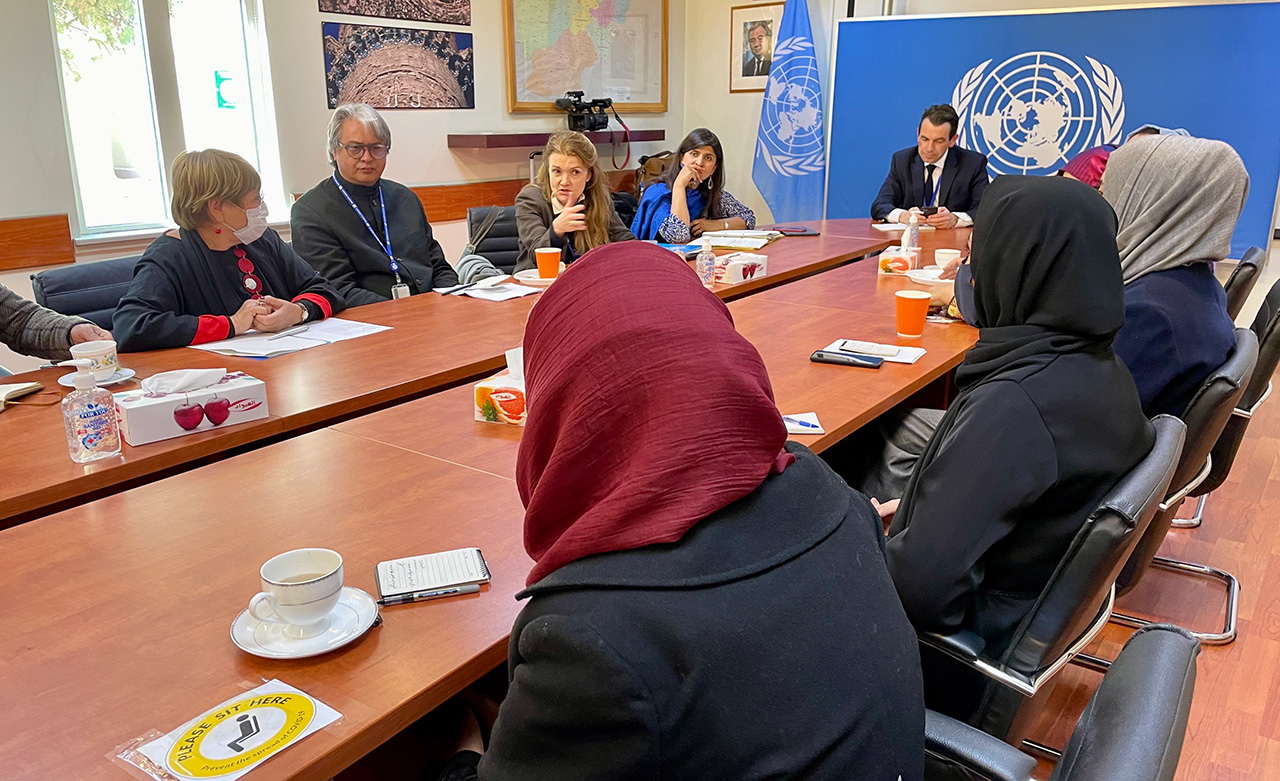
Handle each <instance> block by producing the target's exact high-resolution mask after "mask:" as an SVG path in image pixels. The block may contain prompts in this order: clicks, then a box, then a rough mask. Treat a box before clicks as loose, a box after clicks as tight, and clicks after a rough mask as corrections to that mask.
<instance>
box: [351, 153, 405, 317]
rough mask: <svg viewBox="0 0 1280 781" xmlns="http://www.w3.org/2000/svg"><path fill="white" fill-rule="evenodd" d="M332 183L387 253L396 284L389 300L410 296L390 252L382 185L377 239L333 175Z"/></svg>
mask: <svg viewBox="0 0 1280 781" xmlns="http://www.w3.org/2000/svg"><path fill="white" fill-rule="evenodd" d="M333 183H334V184H335V185H337V187H338V192H340V193H342V197H343V198H346V199H347V204H348V205H350V206H351V210H352V211H354V212H355V213H356V216H357V217H359V218H360V221H361V222H363V223H364V227H366V228H368V229H369V233H370V234H372V235H373V240H374V241H376V242H378V246H379V247H381V248H382V251H383V252H386V253H387V259H388V261H389V264H390V267H391V273H392V274H394V275H395V277H396V282H395V284H394V285H392V286H391V298H393V299H400V298H408V297H409V295H410V291H409V286H408V285H406V284H405V283H404V282H402V281H401V280H400V262H399V261H398V260H396V256H395V253H393V252H392V251H391V228H390V226H389V225H388V224H387V202H386V200H385V199H384V198H383V197H382V185H378V206H379V207H381V209H382V238H381V239H379V238H378V232H377V231H375V230H374V229H373V226H372V225H370V224H369V221H368V220H366V219H365V217H364V214H362V213H361V212H360V209H358V208H356V202H355V201H353V200H351V196H350V195H348V194H347V189H346V188H345V187H343V186H342V182H339V181H338V175H337V174H334V175H333Z"/></svg>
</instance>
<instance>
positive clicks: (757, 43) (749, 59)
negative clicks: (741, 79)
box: [742, 22, 773, 76]
mask: <svg viewBox="0 0 1280 781" xmlns="http://www.w3.org/2000/svg"><path fill="white" fill-rule="evenodd" d="M772 44H773V36H772V35H770V34H769V27H768V25H767V23H765V22H751V24H750V26H749V27H748V28H747V45H748V46H749V47H750V48H751V51H750V52H748V53H747V54H746V55H745V56H744V57H743V58H742V75H743V76H768V75H769V64H770V62H771V59H772V54H773V45H772Z"/></svg>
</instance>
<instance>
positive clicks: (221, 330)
mask: <svg viewBox="0 0 1280 781" xmlns="http://www.w3.org/2000/svg"><path fill="white" fill-rule="evenodd" d="M230 334H231V318H229V317H224V316H222V315H200V325H199V326H197V327H196V338H194V339H192V340H191V343H192V344H204V343H205V342H217V341H220V340H222V339H226V338H227V337H228V336H229V335H230Z"/></svg>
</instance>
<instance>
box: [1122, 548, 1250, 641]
mask: <svg viewBox="0 0 1280 781" xmlns="http://www.w3.org/2000/svg"><path fill="white" fill-rule="evenodd" d="M1151 566H1153V567H1159V568H1160V569H1164V570H1169V571H1171V572H1181V573H1183V574H1184V575H1195V576H1198V577H1202V578H1211V579H1213V580H1216V581H1219V582H1220V583H1222V584H1223V585H1225V586H1226V587H1227V615H1226V624H1225V625H1224V626H1223V629H1222V631H1221V632H1192V633H1191V634H1193V635H1195V638H1196V639H1197V640H1199V641H1200V642H1201V643H1202V644H1203V645H1226V644H1228V643H1230V642H1233V641H1234V640H1235V639H1236V615H1237V612H1238V611H1239V608H1240V581H1238V580H1236V577H1235V575H1232V574H1231V573H1230V572H1226V571H1224V570H1220V569H1218V568H1217V567H1209V566H1206V565H1204V564H1192V563H1191V562H1187V561H1178V560H1177V559H1166V558H1164V557H1163V556H1156V557H1155V558H1154V559H1152V560H1151ZM1111 620H1112V621H1115V622H1116V623H1117V624H1122V625H1123V626H1130V627H1133V628H1135V629H1138V628H1141V627H1144V626H1148V625H1150V624H1154V623H1156V622H1155V621H1147V620H1145V619H1142V618H1138V617H1136V616H1129V615H1125V614H1124V613H1112V614H1111Z"/></svg>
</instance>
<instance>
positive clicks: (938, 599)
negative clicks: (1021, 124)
mask: <svg viewBox="0 0 1280 781" xmlns="http://www.w3.org/2000/svg"><path fill="white" fill-rule="evenodd" d="M1115 235H1116V216H1115V213H1114V212H1113V211H1112V210H1111V208H1110V206H1108V205H1107V202H1106V201H1105V200H1104V199H1103V198H1102V196H1101V195H1099V194H1098V193H1097V192H1095V191H1094V190H1093V189H1091V188H1090V187H1089V186H1088V185H1086V184H1082V183H1080V182H1076V181H1072V180H1069V179H1065V178H1061V177H1039V176H1001V177H999V178H998V179H996V180H995V181H994V182H993V183H992V185H991V187H990V188H989V189H988V190H987V194H986V196H985V197H984V198H983V199H982V211H980V212H979V213H978V218H977V220H976V223H975V224H974V232H973V253H972V255H971V260H970V263H971V264H972V267H973V288H974V299H975V304H976V310H977V311H976V313H975V314H976V316H977V320H978V327H979V328H980V329H981V331H980V334H979V338H978V343H977V344H976V345H974V347H973V349H971V350H970V351H969V353H968V354H967V355H966V356H965V359H964V362H963V363H962V364H960V366H959V368H957V369H956V383H957V384H958V385H959V387H960V394H959V395H958V396H957V397H956V399H955V401H953V402H952V403H951V406H950V407H949V408H948V409H947V413H946V415H945V416H944V417H943V419H942V422H941V423H940V424H939V426H938V429H937V431H936V432H934V435H933V437H932V438H931V439H930V440H929V444H928V446H927V447H926V448H925V451H924V455H923V456H922V457H921V459H920V461H919V462H918V463H917V464H916V467H915V471H914V472H913V473H912V475H911V479H910V481H908V483H907V488H906V491H905V492H904V494H903V497H902V502H901V505H900V506H899V507H898V510H897V513H896V515H895V516H894V519H893V524H892V526H891V527H890V529H889V534H890V539H889V540H888V544H887V551H886V553H887V556H888V561H889V571H890V573H891V574H892V576H893V580H894V584H895V585H896V586H897V588H898V594H899V596H900V597H901V598H902V603H903V606H904V607H905V608H906V610H907V616H908V617H909V618H910V619H911V622H912V624H914V625H915V628H916V630H917V631H920V632H930V631H948V632H949V631H954V630H957V629H967V630H969V631H972V632H974V633H975V634H977V635H979V636H981V637H982V638H983V639H984V640H985V641H986V651H985V652H984V653H985V654H987V655H994V656H998V655H999V654H1000V653H1001V652H1002V651H1003V650H1004V648H1005V646H1006V645H1007V643H1008V641H1009V638H1010V636H1011V635H1012V633H1013V631H1014V630H1015V629H1016V628H1017V626H1018V623H1019V622H1020V621H1021V620H1022V618H1023V617H1024V616H1025V615H1026V614H1027V612H1028V611H1029V610H1030V609H1031V606H1032V604H1033V603H1034V601H1035V599H1036V597H1037V596H1038V595H1039V593H1040V591H1041V590H1042V589H1043V588H1044V586H1045V584H1046V583H1047V582H1048V580H1049V577H1050V575H1051V574H1052V573H1053V571H1054V568H1055V567H1056V566H1057V564H1058V562H1059V560H1060V559H1061V558H1062V556H1063V555H1064V554H1065V552H1066V550H1067V547H1068V545H1069V544H1070V542H1071V539H1072V538H1073V537H1074V536H1075V534H1076V532H1077V531H1079V529H1080V528H1081V527H1082V526H1083V525H1084V521H1085V519H1086V518H1087V517H1088V515H1089V513H1090V512H1092V511H1093V509H1094V508H1095V507H1096V506H1097V504H1098V502H1099V501H1100V500H1101V499H1102V497H1103V496H1104V495H1105V494H1106V493H1107V491H1109V490H1110V489H1111V488H1112V487H1113V486H1114V485H1115V484H1116V483H1117V482H1118V481H1119V479H1120V478H1121V477H1122V476H1124V474H1125V473H1127V472H1128V471H1129V470H1130V469H1132V468H1133V467H1134V466H1135V465H1136V464H1137V463H1138V461H1140V460H1141V459H1142V458H1143V457H1144V456H1145V455H1146V454H1147V452H1148V451H1149V450H1150V449H1151V446H1152V444H1153V443H1154V441H1155V436H1154V434H1153V432H1152V429H1151V426H1150V424H1149V422H1148V421H1147V419H1146V418H1145V417H1144V416H1143V414H1142V407H1141V404H1140V403H1139V401H1138V392H1137V389H1136V388H1135V387H1134V383H1133V378H1132V377H1131V376H1130V374H1129V371H1128V370H1127V369H1126V368H1125V367H1124V364H1122V363H1121V362H1120V360H1119V359H1118V358H1116V356H1115V353H1113V352H1112V349H1111V342H1112V340H1113V339H1114V337H1115V335H1116V332H1117V331H1119V330H1120V326H1122V325H1123V324H1124V301H1123V295H1124V293H1123V287H1122V284H1121V279H1120V262H1119V261H1120V259H1119V256H1118V254H1117V251H1116V243H1115ZM925 679H926V680H925V684H926V686H925V688H926V702H929V694H930V689H931V688H932V687H931V686H930V685H929V684H930V669H929V668H928V667H926V669H925ZM929 706H930V707H935V703H933V702H929ZM952 715H956V714H954V713H953V714H952Z"/></svg>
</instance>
